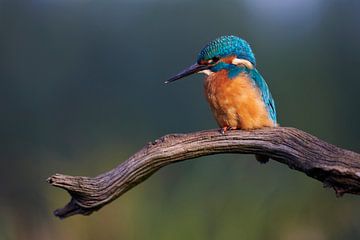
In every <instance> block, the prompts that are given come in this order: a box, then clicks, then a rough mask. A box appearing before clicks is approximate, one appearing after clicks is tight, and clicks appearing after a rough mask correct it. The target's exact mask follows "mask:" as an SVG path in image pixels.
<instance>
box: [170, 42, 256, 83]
mask: <svg viewBox="0 0 360 240" xmlns="http://www.w3.org/2000/svg"><path fill="white" fill-rule="evenodd" d="M255 64H256V61H255V56H254V54H253V52H252V50H251V48H250V45H249V44H248V43H247V42H246V41H245V40H243V39H241V38H239V37H236V36H222V37H219V38H217V39H215V40H213V41H211V42H209V43H208V44H207V45H206V46H205V47H204V48H203V49H201V51H200V53H199V55H198V58H197V61H196V63H194V64H193V65H191V66H190V67H188V68H186V69H185V70H183V71H181V72H180V73H178V74H177V75H175V76H173V77H172V78H170V79H169V80H167V81H166V82H165V83H169V82H173V81H176V80H178V79H181V78H183V77H186V76H189V75H191V74H194V73H205V74H207V75H210V74H211V73H213V72H218V71H220V70H223V69H229V68H230V67H234V66H236V65H243V66H245V67H247V68H253V67H254V66H255Z"/></svg>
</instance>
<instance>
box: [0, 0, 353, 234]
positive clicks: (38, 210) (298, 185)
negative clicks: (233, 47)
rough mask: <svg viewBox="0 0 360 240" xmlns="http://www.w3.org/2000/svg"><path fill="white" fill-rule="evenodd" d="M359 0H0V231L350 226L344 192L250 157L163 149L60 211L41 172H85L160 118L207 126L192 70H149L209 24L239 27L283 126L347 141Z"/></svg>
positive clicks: (186, 61)
mask: <svg viewBox="0 0 360 240" xmlns="http://www.w3.org/2000/svg"><path fill="white" fill-rule="evenodd" d="M359 10H360V1H357V0H353V1H351V0H344V1H340V0H338V1H335V0H292V1H290V0H286V1H281V0H273V1H267V0H246V1H240V0H239V1H235V0H226V1H214V0H207V1H194V0H193V1H171V2H169V1H165V0H118V1H115V0H104V1H100V0H98V1H96V0H73V1H72V0H26V1H25V0H24V1H19V0H12V1H4V0H1V1H0V34H1V37H0V51H1V54H0V92H1V93H0V111H1V118H0V126H1V127H0V133H1V134H0V141H1V145H0V157H1V168H0V182H1V193H0V213H1V214H0V239H1V240H2V239H40V240H42V239H55V240H57V239H250V240H251V239H277V240H278V239H280V240H283V239H284V240H298V239H307V240H309V239H310V240H311V239H316V240H322V239H360V199H359V197H356V196H352V195H346V196H344V197H342V198H336V197H335V194H334V192H333V191H332V190H329V189H324V188H322V185H321V183H320V182H318V181H316V180H313V179H311V178H309V177H306V176H305V175H304V174H302V173H299V172H296V171H292V170H290V169H288V168H287V167H286V166H284V165H281V164H278V163H277V162H274V161H271V162H269V163H268V164H266V165H260V164H258V163H257V162H256V161H255V158H254V157H253V156H244V155H226V156H223V155H218V156H212V157H203V158H201V159H199V160H196V161H187V162H183V163H178V164H175V165H172V166H169V167H166V168H164V169H161V170H160V171H159V172H158V173H156V174H155V175H153V176H152V177H151V178H150V179H148V180H147V181H146V182H144V183H143V184H141V185H139V186H137V187H136V188H134V189H133V190H131V191H130V192H128V193H126V194H125V195H123V196H122V197H120V198H119V199H118V200H116V201H115V202H113V203H111V204H110V205H108V206H106V207H104V208H103V209H102V210H101V211H99V212H96V213H94V214H93V215H91V216H88V217H83V216H75V217H71V218H69V219H66V220H64V221H60V220H59V219H57V218H55V217H54V216H53V215H52V211H53V210H54V209H55V208H57V207H61V206H63V205H64V204H65V202H66V201H67V200H68V195H67V194H66V193H65V192H64V191H62V190H59V189H55V188H52V187H50V186H49V185H48V184H47V183H46V182H45V179H46V178H47V177H48V176H50V175H51V174H53V173H55V172H60V173H65V174H70V175H90V176H95V175H97V174H100V173H102V172H104V171H107V170H109V169H111V168H112V167H114V166H116V165H117V164H119V163H120V162H121V161H123V160H125V159H126V158H127V157H129V156H130V155H131V154H133V153H134V152H135V151H137V150H138V149H140V148H141V147H142V146H143V145H144V144H146V143H147V142H148V141H151V140H154V139H156V138H158V137H160V136H162V135H164V134H167V133H183V132H191V131H196V130H202V129H209V128H216V127H217V126H216V123H215V121H214V120H213V117H212V115H211V113H210V111H209V108H208V106H207V103H206V101H205V99H204V96H203V88H202V81H201V78H202V76H193V77H189V78H187V79H186V80H183V81H179V82H177V83H176V84H173V85H167V86H165V85H164V84H163V81H164V80H166V79H167V78H168V77H170V76H172V75H173V74H175V73H177V72H178V71H179V70H181V69H183V68H184V67H186V66H188V65H190V64H191V63H193V62H194V61H195V57H196V55H197V53H198V51H199V50H200V49H201V47H203V46H204V44H206V43H207V42H208V41H210V40H212V39H214V38H216V37H218V36H220V35H224V34H234V35H238V36H241V37H243V38H245V39H246V40H248V41H249V42H250V43H251V45H252V47H253V49H254V52H255V54H256V57H257V61H258V68H259V70H260V72H261V73H262V74H263V76H264V77H265V79H266V80H267V82H268V84H269V86H270V89H271V91H272V93H273V96H274V98H275V100H276V103H277V109H278V119H279V122H280V124H281V125H283V126H293V127H297V128H300V129H302V130H305V131H307V132H310V133H312V134H314V135H316V136H318V137H320V138H322V139H324V140H326V141H328V142H330V143H333V144H336V145H339V146H341V147H344V148H347V149H351V150H354V151H357V152H360V144H359V143H360V138H359V135H360V127H359V122H360V101H359V89H360V77H359V66H360V44H359V43H360V14H359Z"/></svg>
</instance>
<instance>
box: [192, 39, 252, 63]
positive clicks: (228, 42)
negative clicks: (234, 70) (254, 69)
mask: <svg viewBox="0 0 360 240" xmlns="http://www.w3.org/2000/svg"><path fill="white" fill-rule="evenodd" d="M231 55H235V56H236V57H237V58H240V59H245V60H248V61H249V62H251V63H252V64H253V65H254V66H255V64H256V60H255V56H254V53H253V52H252V50H251V48H250V45H249V44H248V43H247V42H246V41H245V40H244V39H241V38H239V37H236V36H222V37H219V38H217V39H215V40H213V41H211V42H209V43H208V44H207V45H206V46H205V47H204V48H203V49H202V50H201V51H200V53H199V55H198V60H197V61H198V63H200V62H201V61H208V60H210V59H212V58H214V57H217V58H222V57H227V56H231Z"/></svg>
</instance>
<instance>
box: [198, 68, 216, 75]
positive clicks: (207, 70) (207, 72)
mask: <svg viewBox="0 0 360 240" xmlns="http://www.w3.org/2000/svg"><path fill="white" fill-rule="evenodd" d="M199 73H203V74H205V75H208V76H209V75H210V74H213V73H214V72H212V71H210V70H209V69H205V70H202V71H200V72H199Z"/></svg>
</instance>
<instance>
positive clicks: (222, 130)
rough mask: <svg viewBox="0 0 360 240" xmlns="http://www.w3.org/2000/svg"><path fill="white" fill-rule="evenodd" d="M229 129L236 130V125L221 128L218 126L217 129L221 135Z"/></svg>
mask: <svg viewBox="0 0 360 240" xmlns="http://www.w3.org/2000/svg"><path fill="white" fill-rule="evenodd" d="M230 130H236V127H222V128H220V130H219V131H220V133H221V134H222V135H224V134H225V133H226V132H227V131H230Z"/></svg>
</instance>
